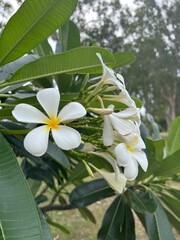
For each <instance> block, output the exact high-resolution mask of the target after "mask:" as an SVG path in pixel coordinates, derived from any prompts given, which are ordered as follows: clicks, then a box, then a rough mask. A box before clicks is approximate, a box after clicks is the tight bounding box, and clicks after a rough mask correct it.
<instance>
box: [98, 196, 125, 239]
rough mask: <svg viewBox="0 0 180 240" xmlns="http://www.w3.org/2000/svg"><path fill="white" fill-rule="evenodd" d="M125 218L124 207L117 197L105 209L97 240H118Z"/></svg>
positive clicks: (120, 198)
mask: <svg viewBox="0 0 180 240" xmlns="http://www.w3.org/2000/svg"><path fill="white" fill-rule="evenodd" d="M124 216H125V205H124V202H123V199H122V196H121V195H120V196H118V197H117V198H116V199H115V200H114V201H113V203H112V204H111V205H110V207H109V208H108V209H107V211H106V213H105V215H104V218H103V222H102V225H101V228H100V230H99V232H98V238H97V239H98V240H118V239H120V231H121V228H122V224H123V221H124Z"/></svg>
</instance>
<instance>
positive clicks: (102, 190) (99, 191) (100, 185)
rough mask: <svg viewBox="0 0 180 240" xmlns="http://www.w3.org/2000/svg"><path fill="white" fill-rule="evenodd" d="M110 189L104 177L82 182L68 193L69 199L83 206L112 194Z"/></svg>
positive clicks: (76, 204)
mask: <svg viewBox="0 0 180 240" xmlns="http://www.w3.org/2000/svg"><path fill="white" fill-rule="evenodd" d="M113 194H114V190H112V189H111V188H110V187H109V185H108V184H107V183H106V182H105V180H104V179H97V180H93V181H91V182H87V183H83V184H81V185H79V186H78V187H76V188H75V189H74V190H73V191H72V192H71V194H70V197H69V201H70V203H71V204H73V205H75V206H77V207H85V206H88V205H90V204H92V203H94V202H97V201H99V200H101V199H103V198H106V197H109V196H112V195H113Z"/></svg>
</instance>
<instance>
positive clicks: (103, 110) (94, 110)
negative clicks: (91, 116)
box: [87, 108, 113, 115]
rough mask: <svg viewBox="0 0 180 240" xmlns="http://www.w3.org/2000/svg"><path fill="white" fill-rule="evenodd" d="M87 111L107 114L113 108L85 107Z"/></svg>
mask: <svg viewBox="0 0 180 240" xmlns="http://www.w3.org/2000/svg"><path fill="white" fill-rule="evenodd" d="M87 111H88V112H93V113H96V114H99V115H109V114H111V113H112V112H113V109H107V108H87Z"/></svg>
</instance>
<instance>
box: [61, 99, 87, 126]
mask: <svg viewBox="0 0 180 240" xmlns="http://www.w3.org/2000/svg"><path fill="white" fill-rule="evenodd" d="M85 115H86V109H85V108H84V107H83V106H82V105H81V104H80V103H78V102H71V103H69V104H67V105H66V106H65V107H63V109H62V110H61V111H60V113H59V115H58V117H60V119H61V122H63V123H65V122H71V121H73V120H75V119H78V118H81V117H84V116H85Z"/></svg>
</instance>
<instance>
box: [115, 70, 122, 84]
mask: <svg viewBox="0 0 180 240" xmlns="http://www.w3.org/2000/svg"><path fill="white" fill-rule="evenodd" d="M116 77H117V79H118V80H119V81H120V82H121V83H122V84H123V85H124V78H123V76H122V75H121V74H119V73H117V75H116Z"/></svg>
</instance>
